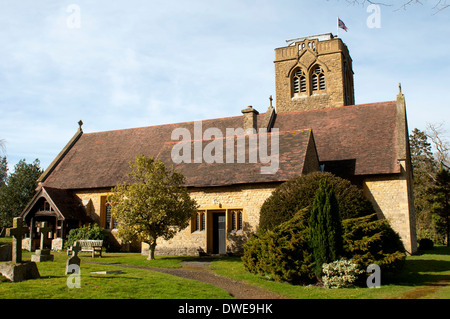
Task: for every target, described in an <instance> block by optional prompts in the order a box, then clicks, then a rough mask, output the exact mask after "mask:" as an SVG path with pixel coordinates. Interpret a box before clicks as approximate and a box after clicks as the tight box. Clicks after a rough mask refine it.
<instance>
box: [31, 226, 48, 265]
mask: <svg viewBox="0 0 450 319" xmlns="http://www.w3.org/2000/svg"><path fill="white" fill-rule="evenodd" d="M51 230H52V228H51V227H48V224H47V222H42V223H41V226H39V227H38V228H37V231H38V232H39V233H41V243H40V247H39V248H40V249H36V252H35V254H34V255H31V261H34V262H42V261H53V259H54V256H53V255H51V254H50V249H46V248H44V243H45V238H48V233H49V232H50V231H51Z"/></svg>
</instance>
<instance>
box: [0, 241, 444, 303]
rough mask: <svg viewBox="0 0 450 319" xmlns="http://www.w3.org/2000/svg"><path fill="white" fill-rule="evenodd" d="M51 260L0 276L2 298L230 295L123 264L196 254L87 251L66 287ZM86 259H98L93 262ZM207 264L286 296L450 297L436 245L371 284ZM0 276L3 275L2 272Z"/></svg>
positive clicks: (59, 262)
mask: <svg viewBox="0 0 450 319" xmlns="http://www.w3.org/2000/svg"><path fill="white" fill-rule="evenodd" d="M52 254H54V255H55V261H53V262H41V263H38V264H37V265H38V269H39V272H40V274H41V278H39V279H33V280H27V281H24V282H19V283H11V282H6V281H1V280H0V298H2V299H8V298H14V299H51V298H57V299H66V298H69V299H86V298H87V299H143V298H145V299H225V298H231V296H230V295H229V294H228V293H227V292H226V291H224V290H222V289H219V288H217V287H214V286H212V285H209V284H205V283H201V282H198V281H195V280H189V279H183V278H179V277H175V276H171V275H168V274H163V273H159V272H155V271H151V270H147V269H136V268H129V267H126V268H125V267H121V265H134V266H139V267H160V268H178V267H181V262H183V261H189V260H194V259H195V258H194V257H167V256H157V257H156V258H157V259H156V260H153V261H149V260H147V259H146V256H142V255H141V254H139V253H104V254H103V257H102V258H98V257H96V258H92V257H91V256H90V254H89V253H81V254H80V258H81V277H80V280H81V281H80V284H81V288H72V289H70V288H68V287H67V284H66V282H67V278H68V277H69V276H68V275H64V270H65V265H66V260H67V258H68V256H67V254H66V253H65V252H52ZM30 257H31V253H30V252H26V251H24V253H23V259H24V260H25V261H27V260H30ZM90 262H101V263H106V264H97V263H90ZM210 268H211V269H212V270H213V271H214V272H215V273H217V274H219V275H223V276H226V277H229V278H231V279H235V280H240V281H244V282H246V283H248V284H249V285H255V286H259V287H263V288H265V289H268V290H271V291H274V292H277V293H279V294H280V295H282V296H284V297H286V298H295V299H307V298H315V299H330V298H333V299H339V298H345V299H388V298H389V299H390V298H402V297H403V298H404V297H405V296H407V297H408V298H415V297H420V298H432V299H449V298H450V286H449V282H450V280H449V279H450V248H449V247H443V246H440V247H435V248H434V249H433V250H431V251H427V252H425V253H423V254H421V255H416V256H409V257H407V261H406V265H405V268H404V270H403V271H402V273H401V274H399V275H397V276H395V278H393V279H392V278H391V279H392V280H393V281H391V282H390V283H386V282H385V278H384V277H383V274H382V282H381V284H382V286H381V288H379V289H376V288H373V289H369V288H345V289H325V288H321V287H315V286H310V287H302V286H293V285H290V284H287V283H279V282H274V281H270V280H268V279H265V278H263V277H261V276H256V275H252V274H250V273H248V272H247V271H245V269H244V266H243V264H242V261H241V260H240V258H239V257H223V258H217V259H215V260H214V261H213V262H212V263H211V264H210ZM105 270H121V271H122V273H120V274H109V275H101V274H92V273H91V272H95V271H105ZM0 279H2V278H1V276H0ZM442 281H444V283H445V284H444V285H439V286H430V285H429V284H428V283H430V282H431V283H435V282H442ZM429 287H435V289H431V290H430V291H428V293H427V294H425V295H421V294H420V293H419V294H417V296H416V295H415V294H414V293H415V292H416V291H418V292H420V291H421V289H428V288H429Z"/></svg>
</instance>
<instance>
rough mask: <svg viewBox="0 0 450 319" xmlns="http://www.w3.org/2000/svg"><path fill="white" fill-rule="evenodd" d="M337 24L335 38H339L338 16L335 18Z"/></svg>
mask: <svg viewBox="0 0 450 319" xmlns="http://www.w3.org/2000/svg"><path fill="white" fill-rule="evenodd" d="M336 22H337V24H336V30H337V37H338V38H339V16H338V17H337V21H336Z"/></svg>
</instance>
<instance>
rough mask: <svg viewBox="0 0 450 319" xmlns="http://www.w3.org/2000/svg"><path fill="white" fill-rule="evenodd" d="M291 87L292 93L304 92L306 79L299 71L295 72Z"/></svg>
mask: <svg viewBox="0 0 450 319" xmlns="http://www.w3.org/2000/svg"><path fill="white" fill-rule="evenodd" d="M292 85H293V91H294V93H300V92H302V93H303V92H306V77H305V73H304V72H303V71H302V70H301V69H298V70H297V71H295V73H294V78H293V81H292Z"/></svg>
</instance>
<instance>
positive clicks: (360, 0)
mask: <svg viewBox="0 0 450 319" xmlns="http://www.w3.org/2000/svg"><path fill="white" fill-rule="evenodd" d="M345 1H346V2H347V3H348V4H351V5H358V4H359V5H364V4H377V5H381V6H386V7H393V8H394V11H398V10H406V9H408V7H410V6H413V5H416V4H421V5H423V3H422V1H420V0H404V1H403V2H402V3H401V4H398V3H395V2H396V1H394V0H392V1H381V2H380V1H372V0H345ZM397 2H398V1H397ZM447 2H448V1H447V0H435V3H434V6H433V8H432V9H433V11H434V13H433V14H437V13H439V12H441V11H442V10H444V9H446V8H448V7H450V4H449V3H447Z"/></svg>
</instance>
